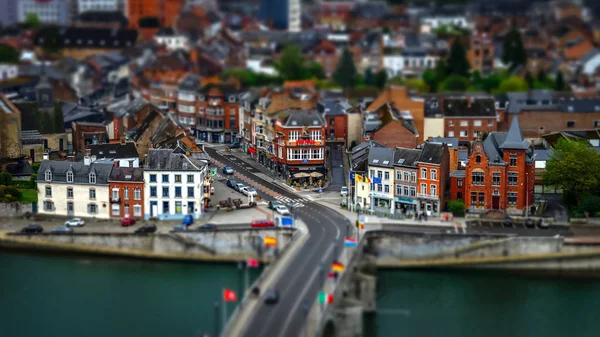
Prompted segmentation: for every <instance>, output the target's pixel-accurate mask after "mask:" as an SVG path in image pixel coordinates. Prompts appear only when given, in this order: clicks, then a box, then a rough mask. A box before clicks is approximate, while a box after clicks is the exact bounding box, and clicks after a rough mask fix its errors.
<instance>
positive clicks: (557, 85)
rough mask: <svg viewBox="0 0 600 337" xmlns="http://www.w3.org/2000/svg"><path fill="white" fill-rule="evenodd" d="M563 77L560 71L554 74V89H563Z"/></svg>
mask: <svg viewBox="0 0 600 337" xmlns="http://www.w3.org/2000/svg"><path fill="white" fill-rule="evenodd" d="M565 87H566V85H565V79H564V77H563V74H562V72H561V71H559V72H558V74H556V78H555V79H554V89H555V90H558V91H562V90H565Z"/></svg>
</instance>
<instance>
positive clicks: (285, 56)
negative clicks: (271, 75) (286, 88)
mask: <svg viewBox="0 0 600 337" xmlns="http://www.w3.org/2000/svg"><path fill="white" fill-rule="evenodd" d="M275 67H276V68H277V70H278V71H279V75H280V76H281V77H283V79H284V80H286V81H297V80H305V79H308V78H309V77H310V74H309V72H308V69H307V68H306V66H305V60H304V57H303V56H302V54H301V53H300V47H298V46H297V45H294V44H288V45H286V46H285V48H283V52H282V53H281V59H280V60H279V62H277V63H276V66H275Z"/></svg>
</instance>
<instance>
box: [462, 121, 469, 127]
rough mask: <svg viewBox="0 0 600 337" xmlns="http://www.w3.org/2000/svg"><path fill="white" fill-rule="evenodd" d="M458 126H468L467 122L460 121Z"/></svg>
mask: <svg viewBox="0 0 600 337" xmlns="http://www.w3.org/2000/svg"><path fill="white" fill-rule="evenodd" d="M460 126H469V121H460Z"/></svg>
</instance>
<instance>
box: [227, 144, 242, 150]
mask: <svg viewBox="0 0 600 337" xmlns="http://www.w3.org/2000/svg"><path fill="white" fill-rule="evenodd" d="M240 147H242V145H240V143H233V144H231V145H229V148H230V149H239V148H240Z"/></svg>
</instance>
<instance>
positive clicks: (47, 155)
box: [44, 151, 50, 160]
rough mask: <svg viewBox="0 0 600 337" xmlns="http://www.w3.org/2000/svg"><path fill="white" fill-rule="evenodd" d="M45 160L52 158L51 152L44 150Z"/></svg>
mask: <svg viewBox="0 0 600 337" xmlns="http://www.w3.org/2000/svg"><path fill="white" fill-rule="evenodd" d="M44 160H50V154H49V153H48V152H45V151H44Z"/></svg>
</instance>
